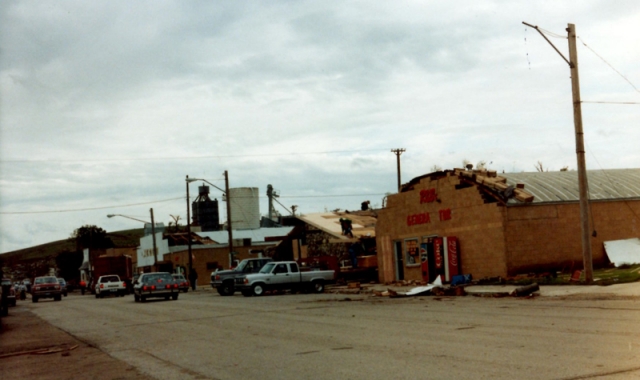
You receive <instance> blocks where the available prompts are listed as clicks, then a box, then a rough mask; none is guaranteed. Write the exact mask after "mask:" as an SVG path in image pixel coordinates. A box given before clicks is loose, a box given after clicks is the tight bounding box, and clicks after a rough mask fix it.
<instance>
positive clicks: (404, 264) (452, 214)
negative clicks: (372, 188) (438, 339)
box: [376, 169, 640, 282]
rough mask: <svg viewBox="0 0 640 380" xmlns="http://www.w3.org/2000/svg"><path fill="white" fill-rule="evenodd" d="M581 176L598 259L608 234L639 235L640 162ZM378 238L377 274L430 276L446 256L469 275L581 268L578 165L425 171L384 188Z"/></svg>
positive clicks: (453, 269) (452, 270) (599, 261)
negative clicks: (388, 191)
mask: <svg viewBox="0 0 640 380" xmlns="http://www.w3.org/2000/svg"><path fill="white" fill-rule="evenodd" d="M588 179H589V189H590V211H591V218H590V219H591V220H590V225H591V227H590V228H591V230H592V231H593V235H592V237H591V248H592V252H593V253H592V254H593V262H594V265H595V266H600V265H603V264H606V262H607V257H606V254H605V251H604V245H603V243H604V242H605V241H611V240H619V239H628V238H634V237H639V236H640V218H639V215H640V169H615V170H598V171H588ZM376 239H377V250H378V266H379V279H380V281H381V282H388V281H394V280H403V279H405V280H418V281H422V280H430V279H431V280H432V279H433V277H434V274H438V273H441V274H443V275H444V274H445V270H444V269H443V265H444V262H445V261H448V262H447V263H446V264H447V265H448V266H447V267H446V271H447V273H446V274H447V275H448V276H450V275H453V274H458V273H460V274H471V275H472V276H473V277H474V278H481V277H487V276H511V275H515V274H519V273H527V272H531V271H537V272H539V271H553V270H562V269H565V270H570V269H582V246H581V232H580V210H579V190H578V179H577V172H575V171H560V172H535V173H509V174H497V173H496V172H491V171H471V170H464V169H455V170H446V171H438V172H434V173H430V174H426V175H423V176H420V177H417V178H414V179H413V180H411V181H410V182H409V183H407V184H405V185H403V186H402V189H401V191H400V192H399V193H397V194H393V195H389V196H388V199H387V205H386V207H385V208H383V209H382V210H379V212H378V220H377V225H376ZM447 255H449V256H447ZM438 265H439V267H438V268H436V266H438Z"/></svg>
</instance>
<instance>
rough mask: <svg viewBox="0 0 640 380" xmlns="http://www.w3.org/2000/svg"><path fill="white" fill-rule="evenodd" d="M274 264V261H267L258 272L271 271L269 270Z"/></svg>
mask: <svg viewBox="0 0 640 380" xmlns="http://www.w3.org/2000/svg"><path fill="white" fill-rule="evenodd" d="M275 265H276V263H267V264H265V266H263V267H262V269H260V273H271V270H272V269H273V267H274V266H275Z"/></svg>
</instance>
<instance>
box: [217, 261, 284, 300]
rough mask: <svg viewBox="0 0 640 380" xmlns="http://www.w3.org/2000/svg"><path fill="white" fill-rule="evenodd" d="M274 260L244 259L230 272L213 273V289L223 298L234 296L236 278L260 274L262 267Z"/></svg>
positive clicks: (218, 271)
mask: <svg viewBox="0 0 640 380" xmlns="http://www.w3.org/2000/svg"><path fill="white" fill-rule="evenodd" d="M272 261H273V260H272V259H270V258H266V257H265V258H258V259H244V260H242V261H241V262H240V264H238V266H237V267H235V268H233V269H229V270H216V271H215V272H211V287H213V288H215V289H216V290H217V291H218V294H220V295H221V296H232V295H233V293H235V285H234V284H235V280H236V277H242V276H244V275H247V274H251V273H258V272H259V271H260V269H262V267H263V266H264V265H265V264H266V263H269V262H272Z"/></svg>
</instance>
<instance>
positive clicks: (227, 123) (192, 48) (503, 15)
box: [0, 1, 640, 252]
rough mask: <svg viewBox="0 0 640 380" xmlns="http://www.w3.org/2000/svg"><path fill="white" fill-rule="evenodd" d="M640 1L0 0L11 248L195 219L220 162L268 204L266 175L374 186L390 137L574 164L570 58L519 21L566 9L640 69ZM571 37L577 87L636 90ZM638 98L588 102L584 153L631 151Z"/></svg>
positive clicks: (1, 155) (390, 176)
mask: <svg viewBox="0 0 640 380" xmlns="http://www.w3.org/2000/svg"><path fill="white" fill-rule="evenodd" d="M638 15H640V5H639V4H636V2H633V1H629V2H616V3H615V4H612V3H611V2H605V1H589V2H580V3H579V4H575V2H568V1H567V2H563V1H560V2H553V4H551V3H546V2H542V3H522V2H508V1H477V2H472V3H466V4H464V6H459V5H458V6H453V5H451V4H449V3H446V2H436V1H429V2H393V3H389V2H382V1H380V2H370V1H367V2H360V1H352V2H322V3H318V2H310V1H301V2H297V1H296V2H291V1H270V2H244V1H238V2H206V1H195V2H177V1H138V2H135V3H130V2H125V1H93V2H84V1H68V2H63V3H46V2H45V3H39V2H21V1H8V2H3V3H2V4H0V52H1V53H2V54H0V197H1V199H2V204H1V205H0V213H2V214H0V222H1V223H0V252H5V251H9V250H13V249H18V248H23V247H24V246H25V245H28V244H36V243H43V242H47V241H50V240H55V239H63V238H66V237H67V236H68V235H69V234H70V233H71V232H72V231H73V229H75V228H77V227H79V226H81V225H83V224H97V225H100V226H102V227H104V228H106V229H107V230H113V229H123V228H133V227H139V226H138V225H137V224H135V222H132V221H130V220H126V219H124V218H112V219H107V218H106V214H107V213H122V214H129V215H132V214H134V215H141V216H142V217H143V218H144V216H145V215H147V214H148V212H149V208H151V207H153V208H154V210H155V215H156V219H157V220H159V221H164V222H168V221H169V220H170V217H169V215H177V214H180V215H182V217H183V219H184V215H185V214H186V210H185V208H186V202H185V200H184V198H182V199H177V200H175V198H178V197H184V196H185V195H186V194H185V183H184V178H185V175H187V174H188V175H190V176H191V177H196V178H205V179H207V180H210V181H212V182H214V183H216V184H219V185H220V186H223V185H224V183H223V182H221V178H222V172H223V171H225V170H228V172H229V178H230V185H231V187H240V186H250V187H259V188H260V193H261V201H260V202H261V210H262V211H263V212H266V198H265V196H264V193H265V192H266V185H267V184H273V185H274V186H275V187H276V188H278V189H279V190H280V191H281V198H280V200H281V201H282V202H283V203H284V204H285V205H287V206H290V205H292V204H296V205H298V206H299V210H300V211H301V212H307V213H308V212H316V211H323V210H324V209H325V208H327V209H335V208H343V209H344V208H348V209H357V208H358V207H359V204H360V202H361V201H362V200H364V199H370V200H371V201H372V203H374V204H376V203H377V204H381V199H382V196H381V194H384V193H386V192H389V191H394V190H395V188H396V157H395V155H394V154H392V153H391V152H390V149H393V148H401V147H404V148H406V149H407V151H406V152H405V153H404V154H403V155H402V179H403V181H408V180H410V179H411V178H413V177H415V176H419V175H422V174H424V173H426V172H429V171H430V168H431V167H432V166H433V165H438V166H440V167H442V168H445V169H447V168H453V167H459V166H461V164H462V160H463V159H470V160H471V161H473V162H474V163H475V162H477V161H480V160H486V161H493V164H492V167H493V168H495V169H497V170H506V171H522V170H527V171H531V170H533V165H534V164H535V163H536V162H537V161H538V160H540V161H542V162H544V163H545V166H548V167H551V168H560V167H563V166H565V165H569V166H570V167H575V165H574V164H573V162H574V161H575V147H574V145H573V144H574V135H573V134H574V132H573V119H572V103H571V88H570V81H569V70H568V67H567V65H566V63H565V62H564V61H563V60H562V58H560V57H559V56H558V54H557V53H556V52H555V51H553V49H552V48H551V47H550V46H549V45H548V44H547V42H546V41H544V40H543V39H542V38H541V37H540V36H539V35H538V33H537V32H536V31H535V30H532V29H531V28H528V27H525V26H524V25H522V24H521V22H522V21H528V22H531V23H533V24H537V25H540V26H541V27H543V28H545V29H548V30H552V31H554V32H556V33H558V34H564V33H565V32H564V28H565V27H566V25H567V23H568V22H575V23H576V25H577V30H578V33H579V35H580V36H581V38H582V39H581V41H583V42H585V43H587V45H588V46H589V48H591V49H593V51H595V52H597V54H598V55H600V56H602V57H604V58H605V59H606V60H607V62H608V63H609V64H611V65H612V66H614V67H616V69H617V70H619V71H620V72H621V73H623V74H624V75H625V76H626V77H627V78H628V79H629V80H630V81H631V82H633V83H636V85H639V84H640V71H639V69H638V67H637V65H636V64H635V62H637V61H638V59H640V57H639V56H638V55H639V54H640V52H638V50H637V49H635V48H634V47H635V45H637V43H636V42H637V41H635V37H633V36H635V35H637V31H638V25H639V23H638V17H639V16H638ZM552 41H553V42H554V43H555V44H556V45H557V46H558V48H559V49H560V50H561V51H562V52H566V39H562V38H552ZM578 48H579V57H580V66H581V71H580V74H581V78H580V79H581V85H582V94H583V99H589V100H608V101H637V97H638V95H637V92H635V91H634V90H633V88H632V87H631V86H629V84H628V83H627V82H625V81H624V79H622V78H621V77H620V75H618V74H617V73H615V71H613V70H612V69H611V68H610V67H609V66H608V65H607V64H606V63H604V62H603V61H602V60H601V59H600V58H599V57H598V56H597V55H595V54H594V53H593V51H591V50H589V48H587V47H585V46H584V45H582V44H580V45H579V46H578ZM636 109H637V107H634V106H620V105H607V106H602V105H594V104H589V105H587V104H585V105H584V106H583V113H584V117H583V118H584V125H585V133H586V135H585V136H586V137H585V139H586V141H587V144H588V147H590V152H589V154H588V165H589V167H590V168H599V167H604V168H609V167H611V168H614V167H633V166H634V165H637V162H640V161H638V154H637V152H636V150H637V149H636V147H635V145H634V144H632V143H630V142H632V141H637V140H639V139H640V135H639V133H640V132H639V131H638V129H637V121H638V120H639V118H638V112H637V110H636ZM589 155H591V156H589ZM192 191H194V192H195V187H194V188H193V189H192ZM213 193H214V191H212V195H213V196H216V197H218V198H219V197H220V194H219V193H216V194H213ZM374 195H375V196H374ZM378 195H380V196H378ZM361 198H362V199H361ZM167 199H174V200H169V201H165V202H157V203H153V204H148V202H150V201H158V200H167ZM131 204H133V205H135V206H126V205H131ZM118 205H119V207H114V208H110V209H98V210H86V211H78V212H70V213H69V212H63V213H60V212H51V213H48V214H7V213H8V212H16V211H30V212H35V211H60V210H69V209H83V210H84V209H91V208H96V207H103V206H104V207H106V206H118ZM222 218H223V219H224V213H223V215H222Z"/></svg>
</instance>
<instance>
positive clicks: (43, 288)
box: [31, 276, 62, 302]
mask: <svg viewBox="0 0 640 380" xmlns="http://www.w3.org/2000/svg"><path fill="white" fill-rule="evenodd" d="M40 298H53V299H54V301H60V300H61V299H62V291H61V290H60V283H59V282H58V279H57V278H56V277H55V276H42V277H36V278H35V280H34V281H33V285H32V286H31V301H33V302H38V300H39V299H40Z"/></svg>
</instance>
